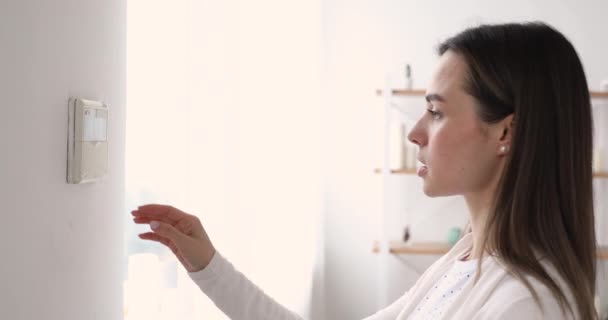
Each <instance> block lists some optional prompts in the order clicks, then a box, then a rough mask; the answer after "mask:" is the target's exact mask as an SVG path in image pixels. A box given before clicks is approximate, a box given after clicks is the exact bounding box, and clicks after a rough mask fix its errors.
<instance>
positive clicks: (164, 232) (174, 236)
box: [150, 221, 187, 247]
mask: <svg viewBox="0 0 608 320" xmlns="http://www.w3.org/2000/svg"><path fill="white" fill-rule="evenodd" d="M150 229H152V231H154V232H155V233H156V234H158V235H159V236H161V237H164V238H167V239H169V240H170V241H171V242H173V243H175V244H176V245H177V246H178V247H179V246H180V243H182V242H184V240H186V238H187V236H186V235H185V234H183V233H182V232H181V231H179V230H177V229H176V228H175V227H173V226H172V225H170V224H168V223H165V222H162V221H150Z"/></svg>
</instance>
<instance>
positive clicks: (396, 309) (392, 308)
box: [363, 292, 408, 320]
mask: <svg viewBox="0 0 608 320" xmlns="http://www.w3.org/2000/svg"><path fill="white" fill-rule="evenodd" d="M407 299H408V296H407V292H406V293H405V294H404V295H402V296H401V297H400V298H399V299H397V300H396V301H395V302H393V303H392V304H391V305H389V306H388V307H386V308H384V309H382V310H380V311H378V312H376V313H374V314H372V315H371V316H369V317H367V318H365V319H363V320H395V319H397V316H398V315H399V313H400V312H401V310H402V309H403V307H404V306H405V304H406V302H407Z"/></svg>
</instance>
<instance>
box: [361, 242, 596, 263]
mask: <svg viewBox="0 0 608 320" xmlns="http://www.w3.org/2000/svg"><path fill="white" fill-rule="evenodd" d="M450 248H451V246H450V245H449V244H447V243H441V242H413V243H410V244H405V243H403V242H401V241H391V242H390V246H389V253H391V254H416V255H443V254H446V253H447V252H448V251H449V250H450ZM379 251H380V250H379V249H378V244H377V243H375V244H374V247H373V248H372V252H373V253H378V252H379ZM597 259H598V260H608V246H600V247H599V248H598V249H597Z"/></svg>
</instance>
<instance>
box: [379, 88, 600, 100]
mask: <svg viewBox="0 0 608 320" xmlns="http://www.w3.org/2000/svg"><path fill="white" fill-rule="evenodd" d="M425 94H426V90H425V89H412V90H409V89H393V95H394V96H403V97H408V96H409V97H424V95H425ZM376 95H378V96H381V95H382V90H380V89H377V90H376ZM589 95H591V98H597V99H608V92H602V91H589Z"/></svg>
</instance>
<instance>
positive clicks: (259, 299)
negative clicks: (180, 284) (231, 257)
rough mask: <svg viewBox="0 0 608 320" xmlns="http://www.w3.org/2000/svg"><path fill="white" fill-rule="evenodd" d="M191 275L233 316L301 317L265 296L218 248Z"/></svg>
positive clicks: (250, 319)
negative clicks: (203, 265)
mask: <svg viewBox="0 0 608 320" xmlns="http://www.w3.org/2000/svg"><path fill="white" fill-rule="evenodd" d="M188 275H189V276H190V278H191V279H192V280H193V281H194V282H195V283H196V284H197V285H198V287H199V288H200V289H201V290H202V291H203V292H204V293H205V294H206V295H207V296H208V297H209V298H210V299H211V301H213V303H214V304H215V305H216V306H217V307H218V308H219V309H220V310H222V312H224V314H226V315H227V316H228V317H229V318H230V319H232V320H260V319H267V320H302V319H303V318H302V317H300V316H299V315H297V314H296V313H294V312H292V311H290V310H288V309H287V308H285V307H284V306H282V305H281V304H279V303H277V302H276V301H275V300H274V299H272V298H271V297H270V296H268V295H267V294H266V293H264V292H263V291H262V289H260V288H259V287H258V286H256V285H255V284H254V283H253V282H251V281H250V280H249V279H248V278H247V277H245V275H243V274H242V273H241V272H239V271H238V270H236V269H235V268H234V266H233V265H232V263H230V262H229V261H228V260H226V258H224V257H223V256H222V255H221V254H220V253H219V252H218V251H216V252H215V254H214V255H213V257H212V258H211V261H210V262H209V264H208V265H207V266H206V267H205V268H204V269H203V270H200V271H197V272H189V273H188Z"/></svg>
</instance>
